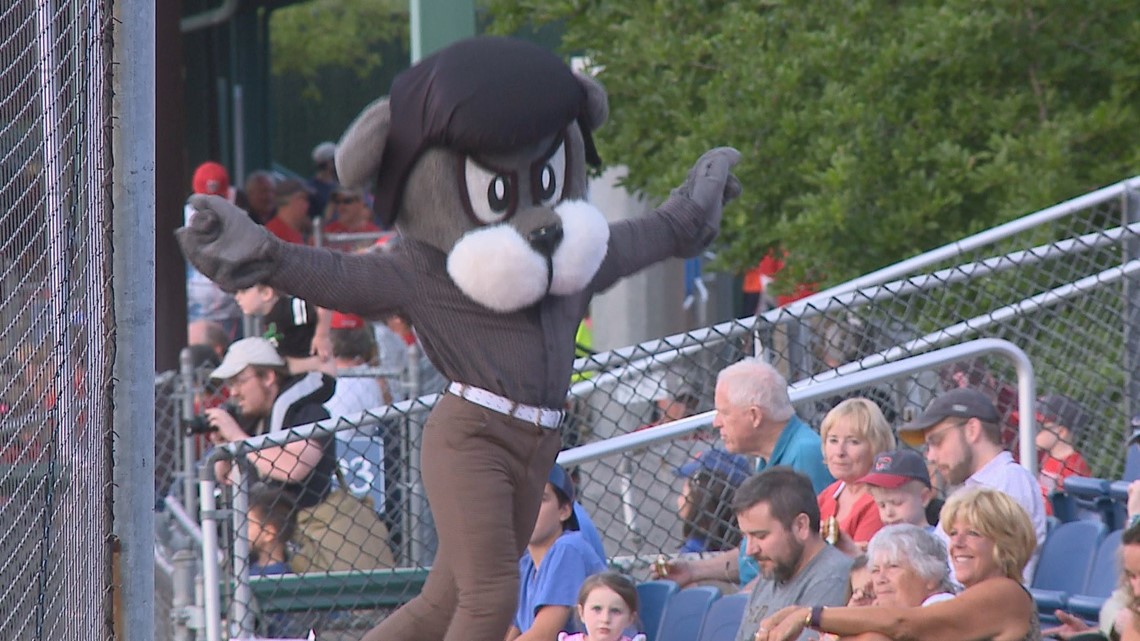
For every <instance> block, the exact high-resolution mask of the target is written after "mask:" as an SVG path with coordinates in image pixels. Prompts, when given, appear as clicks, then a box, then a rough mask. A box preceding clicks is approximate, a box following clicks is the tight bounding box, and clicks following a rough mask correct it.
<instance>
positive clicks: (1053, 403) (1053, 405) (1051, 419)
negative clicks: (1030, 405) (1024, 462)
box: [1036, 394, 1092, 505]
mask: <svg viewBox="0 0 1140 641" xmlns="http://www.w3.org/2000/svg"><path fill="white" fill-rule="evenodd" d="M1087 417H1088V414H1087V413H1086V412H1085V411H1084V408H1082V407H1081V406H1080V405H1079V404H1078V403H1077V402H1076V401H1074V400H1073V399H1071V398H1069V397H1068V396H1063V395H1061V394H1049V395H1048V396H1043V397H1041V398H1039V399H1037V420H1038V421H1039V422H1040V423H1041V429H1039V430H1038V431H1037V440H1036V443H1037V452H1038V455H1039V456H1040V457H1041V458H1040V463H1041V465H1040V467H1041V471H1040V472H1039V473H1038V474H1037V479H1038V481H1039V482H1040V483H1041V489H1042V491H1043V492H1045V496H1046V501H1045V504H1046V505H1048V504H1049V501H1048V495H1049V494H1051V493H1053V492H1059V491H1062V490H1064V489H1065V479H1066V478H1068V477H1070V476H1074V475H1075V476H1092V470H1091V469H1089V464H1088V462H1086V461H1085V458H1084V457H1083V456H1081V453H1080V452H1078V451H1077V450H1076V448H1075V447H1073V444H1074V443H1075V442H1076V438H1077V436H1078V435H1079V434H1080V433H1081V431H1082V430H1083V429H1084V428H1085V423H1086V422H1087V421H1086V419H1087Z"/></svg>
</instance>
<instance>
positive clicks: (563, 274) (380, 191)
mask: <svg viewBox="0 0 1140 641" xmlns="http://www.w3.org/2000/svg"><path fill="white" fill-rule="evenodd" d="M607 109H608V106H607V101H606V95H605V91H604V90H603V89H602V87H601V86H600V85H599V84H598V83H597V82H595V81H594V80H592V79H590V78H587V77H584V76H580V75H578V74H575V73H573V72H572V71H571V70H570V69H569V67H567V66H566V64H565V63H563V62H562V60H560V59H559V58H558V57H556V56H554V55H553V54H551V53H549V52H547V51H545V50H543V49H541V48H539V47H537V46H535V45H532V44H529V43H526V42H522V41H517V40H511V39H505V38H474V39H470V40H465V41H461V42H458V43H456V44H454V45H452V46H450V47H448V48H446V49H443V50H441V51H439V52H437V53H435V54H433V55H432V56H429V57H428V58H425V59H424V60H422V61H421V62H420V63H418V64H417V65H415V66H413V67H412V68H410V69H408V70H407V71H405V72H404V73H402V74H401V75H400V76H398V77H397V79H396V80H395V81H394V82H393V85H392V89H391V92H390V94H389V96H388V97H386V98H382V99H380V100H378V101H376V102H374V103H373V104H371V105H369V106H368V107H367V108H365V110H364V111H363V112H362V113H361V115H360V116H359V117H358V118H357V119H356V121H355V122H353V123H352V125H351V126H350V127H349V128H348V130H347V131H346V132H345V134H344V136H343V137H342V139H341V142H340V144H339V145H338V149H337V157H336V167H337V172H338V174H339V176H340V178H341V180H342V182H343V183H345V184H346V185H349V186H364V185H367V184H369V183H372V184H373V185H374V187H375V191H376V199H377V213H378V214H380V215H381V217H382V218H384V219H385V220H386V221H388V222H394V223H395V225H396V227H397V229H398V230H399V232H400V235H401V240H400V243H399V245H398V246H397V248H396V249H395V250H394V251H392V252H390V253H374V254H364V255H348V254H341V253H337V252H333V251H329V250H323V249H319V248H311V247H304V246H299V245H290V244H286V243H283V242H280V241H278V240H277V239H275V238H273V237H272V236H271V235H270V234H268V233H267V232H265V230H264V228H262V227H260V226H258V225H255V224H253V223H252V222H251V221H249V218H248V216H246V215H245V214H244V213H243V212H240V211H238V210H237V209H236V208H234V207H233V206H232V205H230V204H229V203H227V202H226V201H225V200H223V199H220V198H216V197H194V198H193V199H192V200H191V202H192V204H193V205H194V206H195V208H196V209H197V210H198V213H196V214H195V216H194V217H193V218H192V220H191V224H190V226H189V227H187V228H184V229H182V230H179V232H178V237H179V242H180V243H181V245H182V249H183V252H184V253H185V254H186V256H187V258H188V259H189V260H190V262H191V263H193V264H194V265H195V266H196V267H197V268H198V269H199V270H200V271H201V272H202V273H203V274H205V275H207V276H208V277H210V278H211V279H212V280H214V281H215V282H217V283H219V284H220V285H221V286H222V287H224V288H227V289H231V290H232V289H236V288H240V287H246V286H249V285H252V284H255V283H267V284H269V285H272V286H273V287H275V288H278V289H280V290H282V291H285V292H288V293H290V294H293V295H295V296H299V297H301V298H304V299H305V300H308V301H309V302H311V303H314V304H317V305H319V306H321V307H326V308H331V309H335V310H340V311H344V312H351V313H356V314H360V315H362V316H365V317H368V318H377V317H380V316H382V315H383V314H386V313H388V312H391V311H395V310H401V311H403V312H405V313H406V314H407V315H408V316H409V317H410V318H411V319H412V321H413V322H414V323H415V324H416V326H417V328H418V330H419V333H420V338H421V340H422V342H423V346H424V350H425V352H426V353H427V355H428V356H429V357H430V358H431V360H432V362H433V363H434V364H435V366H436V367H437V368H438V369H439V371H440V372H441V373H442V374H443V375H444V376H446V377H448V379H450V380H451V381H454V382H456V383H461V384H464V385H465V386H467V387H464V388H463V390H459V393H462V394H463V398H461V397H460V396H457V395H456V394H455V393H451V394H445V395H444V396H443V397H441V400H440V402H439V403H438V404H437V406H436V408H435V409H434V410H433V411H432V414H431V415H430V417H429V419H428V421H427V424H426V425H425V426H424V436H423V438H424V440H423V455H422V460H421V474H422V477H423V481H424V486H425V489H426V491H427V495H428V500H429V503H430V505H431V509H432V513H433V515H434V516H435V519H436V526H437V531H438V533H439V540H440V544H439V552H438V554H437V557H436V562H435V564H434V566H433V567H432V570H431V573H430V574H429V577H428V581H427V583H426V584H425V587H424V590H423V592H422V593H421V594H420V595H419V596H418V597H416V598H415V599H413V600H412V601H411V602H409V603H408V604H407V605H405V606H404V607H402V608H400V609H399V610H397V611H396V612H395V613H393V614H392V615H390V616H389V617H388V618H386V619H385V620H384V621H383V622H382V623H381V624H380V625H379V626H377V627H376V628H374V629H373V630H372V631H370V632H369V633H368V634H367V635H366V636H365V639H367V640H370V641H378V640H384V641H405V640H411V639H423V640H424V641H428V640H431V641H436V640H438V639H447V640H456V641H458V640H459V639H468V640H469V639H475V640H477V641H501V640H502V639H503V635H504V633H505V632H506V631H507V628H508V626H509V624H510V621H511V618H512V615H513V613H514V607H515V603H516V599H517V595H518V581H519V578H518V570H517V562H518V559H519V556H520V554H521V552H522V550H523V549H525V547H526V545H527V543H528V540H529V537H530V532H531V529H532V528H533V526H534V520H535V517H536V515H537V512H538V506H539V503H540V499H541V496H542V492H543V487H544V484H545V481H546V478H547V475H548V473H549V471H550V468H551V466H552V464H553V462H554V458H555V456H556V455H557V451H558V447H559V438H558V434H557V430H556V429H554V428H556V427H557V417H558V415H559V414H558V412H559V410H560V408H561V407H562V406H563V403H564V401H565V396H566V391H567V388H568V385H569V380H570V374H571V369H572V365H573V359H574V335H575V331H576V329H577V326H578V323H579V321H580V320H581V319H582V317H583V315H584V314H585V312H586V310H587V305H588V304H589V301H590V298H591V296H592V295H593V294H595V293H597V292H600V291H602V290H604V289H606V288H607V287H609V286H611V285H613V284H614V283H615V282H616V281H617V280H618V279H619V278H622V277H623V276H626V275H629V274H632V273H634V272H636V271H638V270H640V269H642V268H644V267H646V266H648V265H651V264H653V263H655V262H657V261H660V260H663V259H665V258H669V257H689V256H694V255H696V254H698V253H699V252H700V251H701V250H702V249H703V248H704V247H706V246H707V245H708V243H709V242H711V241H712V239H713V238H714V237H715V235H716V233H717V231H718V229H719V226H720V219H721V213H722V209H723V206H724V204H725V203H726V202H728V201H729V200H731V199H732V198H734V197H735V196H736V195H737V194H738V193H739V190H740V185H739V182H738V181H737V180H736V178H735V177H734V176H733V175H732V174H731V168H732V166H733V165H735V164H736V162H737V160H738V159H739V154H738V153H737V152H736V151H735V150H732V149H728V148H719V149H714V150H712V151H710V152H707V153H706V154H705V155H704V156H702V157H701V158H700V160H698V162H697V163H696V165H695V166H694V167H693V168H692V170H691V171H690V172H689V176H688V178H687V180H686V181H685V182H684V183H683V184H682V185H681V186H680V187H678V188H677V189H676V190H674V192H673V194H672V195H671V196H670V198H669V199H668V200H667V201H666V202H665V203H663V204H662V205H661V206H660V207H659V208H657V210H655V211H654V212H652V213H651V214H650V215H647V216H644V217H641V218H638V219H633V220H624V221H622V222H618V223H614V224H608V223H607V222H606V221H605V218H604V216H603V215H602V214H601V212H599V211H598V210H597V209H596V208H594V207H593V206H592V205H591V204H590V203H589V202H588V201H587V199H586V195H587V194H586V190H587V182H586V166H587V163H596V162H597V153H596V152H595V150H594V146H593V141H592V137H591V136H592V131H593V130H595V129H596V128H597V127H599V126H600V125H601V124H602V123H603V122H604V121H605V118H606V116H607ZM472 390H473V393H472V394H468V391H472ZM453 391H454V390H453ZM487 398H492V399H493V400H494V402H491V403H488V402H487ZM542 408H545V409H542ZM520 416H524V417H525V418H526V420H523V419H522V418H519V417H520ZM540 417H541V420H540ZM552 417H553V420H552ZM539 623H540V620H536V623H535V626H536V630H534V633H537V632H539V630H537V628H538V627H539ZM547 623H549V622H545V621H543V624H544V625H545V624H547ZM556 631H557V630H555V632H556ZM523 636H524V638H525V637H526V636H528V633H526V632H525V631H524V635H523Z"/></svg>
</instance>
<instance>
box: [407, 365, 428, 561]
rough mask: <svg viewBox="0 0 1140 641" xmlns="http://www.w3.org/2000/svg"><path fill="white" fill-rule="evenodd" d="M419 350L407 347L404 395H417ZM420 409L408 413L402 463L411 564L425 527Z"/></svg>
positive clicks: (422, 553)
mask: <svg viewBox="0 0 1140 641" xmlns="http://www.w3.org/2000/svg"><path fill="white" fill-rule="evenodd" d="M420 376H421V374H420V350H419V349H418V348H417V346H416V345H415V343H413V344H411V345H409V346H408V383H409V385H408V398H419V395H420ZM422 414H423V412H421V411H416V410H412V411H409V412H408V465H407V466H405V468H404V469H405V472H406V474H407V480H408V483H407V485H406V486H405V487H406V488H407V494H408V499H407V500H408V509H407V512H406V513H407V519H406V521H407V523H408V528H407V530H405V531H406V532H407V536H408V538H409V539H410V541H409V545H410V547H409V550H410V551H411V559H412V563H413V564H416V565H422V564H424V560H425V559H426V558H427V546H426V541H427V537H428V532H427V531H426V529H427V523H428V519H427V497H426V496H424V484H423V477H422V475H421V473H420V470H421V469H423V468H422V466H421V465H420V455H421V452H422V445H423V440H424V430H423V422H424V420H426V418H425V417H424V416H423V415H422Z"/></svg>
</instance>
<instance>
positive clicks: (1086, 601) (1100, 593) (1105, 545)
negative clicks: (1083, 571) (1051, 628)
mask: <svg viewBox="0 0 1140 641" xmlns="http://www.w3.org/2000/svg"><path fill="white" fill-rule="evenodd" d="M1121 534H1122V531H1121V530H1115V531H1113V532H1109V533H1108V536H1106V537H1104V540H1103V541H1101V542H1100V546H1098V547H1097V550H1096V558H1095V559H1094V560H1093V567H1092V572H1091V573H1089V578H1088V581H1087V582H1086V583H1085V588H1084V589H1083V590H1081V592H1080V594H1075V595H1073V596H1070V597H1069V611H1070V612H1072V613H1073V614H1076V615H1078V616H1081V617H1084V618H1086V619H1089V620H1096V619H1097V618H1098V617H1099V616H1100V608H1101V606H1103V605H1104V602H1105V600H1106V599H1108V597H1109V596H1110V595H1111V594H1112V591H1113V590H1114V589H1115V588H1116V584H1117V581H1118V579H1119V576H1120V570H1119V567H1118V563H1117V557H1118V555H1119V554H1120V536H1121Z"/></svg>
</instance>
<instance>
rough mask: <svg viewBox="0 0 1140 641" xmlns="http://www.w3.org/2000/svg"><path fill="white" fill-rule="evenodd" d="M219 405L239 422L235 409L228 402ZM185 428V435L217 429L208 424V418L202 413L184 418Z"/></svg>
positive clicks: (205, 432)
mask: <svg viewBox="0 0 1140 641" xmlns="http://www.w3.org/2000/svg"><path fill="white" fill-rule="evenodd" d="M219 407H221V408H222V409H224V410H225V411H226V413H227V414H229V415H230V416H232V417H234V420H236V421H238V423H239V424H240V423H241V419H239V418H238V414H237V410H236V409H235V408H234V407H232V406H230V405H229V404H226V405H220V406H219ZM185 429H186V435H187V436H194V435H195V434H209V433H210V432H216V431H217V430H218V428H216V427H214V426H213V425H210V421H209V419H208V418H206V416H205V415H203V414H198V415H196V416H191V417H190V418H188V419H186V423H185Z"/></svg>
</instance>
